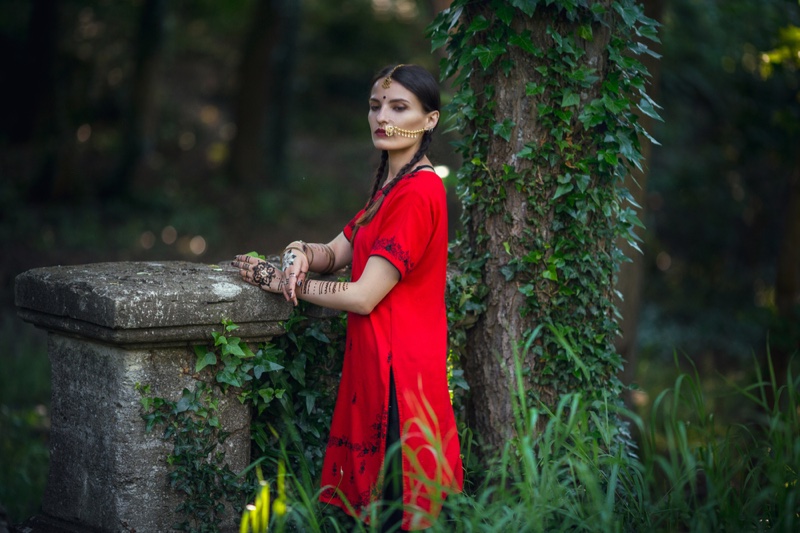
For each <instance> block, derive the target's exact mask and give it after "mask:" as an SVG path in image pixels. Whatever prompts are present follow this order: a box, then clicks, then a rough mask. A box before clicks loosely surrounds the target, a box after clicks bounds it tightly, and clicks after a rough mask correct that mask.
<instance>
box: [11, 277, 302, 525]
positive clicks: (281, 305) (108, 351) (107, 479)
mask: <svg viewBox="0 0 800 533" xmlns="http://www.w3.org/2000/svg"><path fill="white" fill-rule="evenodd" d="M16 304H17V307H18V309H19V311H18V312H19V314H20V316H21V317H22V318H24V319H25V320H27V321H29V322H32V323H33V324H34V325H36V326H38V327H42V328H44V329H47V330H48V331H49V332H50V334H49V339H48V352H49V356H50V361H51V365H52V378H51V379H52V408H51V410H52V426H51V439H50V442H51V450H50V453H51V457H50V473H49V478H48V485H47V488H46V492H45V498H44V503H43V511H44V513H46V514H47V515H49V516H51V517H54V518H56V519H58V520H59V521H60V522H61V523H66V524H72V525H75V526H76V527H78V529H80V528H85V530H97V531H132V530H135V531H168V530H170V529H171V525H172V524H173V523H175V522H176V519H177V517H176V515H175V514H174V509H175V507H176V506H177V504H178V497H177V495H176V494H175V493H174V492H173V491H172V489H171V488H170V487H169V483H168V478H167V473H168V468H167V465H166V460H165V459H166V456H167V454H168V453H169V452H170V445H169V444H168V443H165V442H164V441H162V440H161V438H160V431H154V432H153V433H149V434H148V433H145V431H144V429H145V426H144V421H143V420H142V419H141V417H140V403H139V398H140V397H139V393H138V392H137V391H136V390H135V384H136V383H142V384H149V385H150V386H151V392H152V394H153V395H155V396H160V397H164V398H167V399H170V400H177V399H178V398H180V395H181V392H182V390H183V389H184V388H189V389H191V388H193V386H194V378H193V377H192V371H193V367H194V354H193V351H192V348H191V346H192V345H194V344H200V343H205V342H208V339H209V336H210V332H211V331H212V330H217V331H219V330H220V327H221V326H220V321H221V320H222V319H223V318H230V319H231V320H233V321H234V322H236V323H237V324H239V325H240V326H241V327H240V329H239V330H237V332H236V334H237V336H239V337H242V338H243V339H244V340H247V341H253V342H255V341H263V340H268V339H269V338H271V337H272V336H273V335H276V334H280V333H282V332H283V328H282V326H281V325H280V321H282V320H285V319H286V318H288V316H289V314H290V312H291V305H290V304H289V303H287V302H285V301H284V300H283V298H281V297H280V296H276V295H269V294H266V293H264V292H263V291H261V290H260V289H258V288H256V287H252V286H249V285H246V284H244V283H242V282H241V280H240V279H239V278H238V275H237V274H236V273H235V272H234V271H230V270H228V271H226V270H223V269H221V268H219V267H213V266H207V265H198V264H193V263H182V262H165V263H106V264H95V265H82V266H73V267H53V268H40V269H35V270H31V271H28V272H25V273H23V274H20V275H19V276H18V277H17V279H16ZM220 422H221V424H222V428H223V429H224V430H225V431H228V432H230V433H231V436H230V437H229V438H228V440H227V441H226V447H227V450H226V457H227V461H228V462H229V464H230V466H231V468H232V469H233V470H234V471H238V470H241V469H242V468H244V467H245V466H246V465H247V464H248V463H249V460H250V455H249V454H250V431H249V427H250V412H249V410H248V408H247V407H245V406H242V405H241V404H240V403H239V402H238V400H237V399H236V398H235V395H234V394H233V393H231V394H230V395H229V397H226V398H223V399H222V401H221V402H220ZM235 520H236V517H231V522H230V523H228V524H227V526H228V528H231V529H233V528H234V526H235Z"/></svg>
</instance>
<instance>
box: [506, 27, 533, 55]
mask: <svg viewBox="0 0 800 533" xmlns="http://www.w3.org/2000/svg"><path fill="white" fill-rule="evenodd" d="M508 42H509V43H510V44H513V45H514V46H518V47H519V48H521V49H522V50H524V51H525V52H528V53H529V54H531V55H534V56H536V55H539V53H540V51H539V50H537V49H536V47H535V46H534V45H533V40H532V39H531V35H530V32H526V34H525V35H520V34H515V35H512V36H511V38H510V39H509V40H508Z"/></svg>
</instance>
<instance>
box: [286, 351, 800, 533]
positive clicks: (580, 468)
mask: <svg viewBox="0 0 800 533" xmlns="http://www.w3.org/2000/svg"><path fill="white" fill-rule="evenodd" d="M519 362H520V361H519V359H518V360H517V368H516V377H517V383H518V384H519V385H520V386H522V383H523V376H522V374H521V372H522V371H523V369H522V367H521V365H520V364H519ZM676 362H677V361H676ZM756 373H758V366H756ZM701 383H702V382H701V381H700V377H699V375H698V374H697V373H696V372H695V373H693V374H681V375H680V376H679V377H678V378H677V379H676V380H675V381H674V384H673V386H672V387H671V388H669V389H666V390H664V391H663V392H662V393H661V394H660V395H659V396H658V397H657V398H656V400H655V401H654V403H653V407H652V409H651V410H650V411H649V412H648V413H646V414H645V415H643V416H639V415H636V414H634V413H631V412H629V411H625V410H623V409H620V408H618V407H615V402H614V399H613V398H612V397H610V396H608V394H606V395H605V396H606V397H605V398H604V399H603V400H599V405H596V404H595V405H591V404H590V403H589V402H590V400H589V399H588V398H587V396H588V395H587V394H583V393H572V394H567V395H564V396H562V397H561V398H560V400H559V402H558V404H557V405H556V406H555V408H554V409H553V410H552V411H550V410H548V409H546V408H544V407H543V406H538V407H531V406H529V405H526V403H525V395H524V394H520V395H519V396H518V397H519V398H520V401H519V402H518V403H516V404H515V406H514V407H515V417H516V438H515V439H513V440H512V441H510V442H509V443H508V444H507V445H506V447H505V448H504V449H503V450H502V453H500V454H498V457H497V460H496V462H495V463H494V464H491V465H488V466H487V465H485V464H484V465H481V467H480V468H481V469H482V471H484V472H486V475H485V476H484V477H483V480H482V482H481V484H480V485H478V486H474V487H468V488H467V489H466V490H465V492H463V493H460V494H451V495H449V496H448V498H447V499H446V501H445V502H444V510H443V512H442V514H441V515H440V517H439V519H438V521H436V522H435V523H434V525H433V527H432V528H431V529H430V531H431V532H432V533H436V532H440V531H441V532H448V533H450V532H497V533H499V532H503V531H509V530H514V531H520V532H544V531H596V532H603V533H605V532H608V531H614V532H621V531H688V532H711V531H764V530H774V531H794V530H795V529H796V528H797V526H798V525H799V524H800V488H799V487H798V485H797V482H798V469H797V465H798V464H800V443H799V442H798V441H797V439H796V435H797V434H798V432H800V419H798V417H797V408H798V406H799V405H800V403H799V402H800V376H798V375H797V374H793V373H792V372H791V371H790V372H788V379H787V381H786V383H785V384H779V383H776V381H775V378H774V375H770V376H769V377H765V378H764V379H762V376H760V375H757V377H756V380H755V382H753V383H751V384H749V385H748V386H744V387H741V386H737V385H733V384H732V385H731V386H730V387H729V388H728V389H727V390H724V391H721V392H720V393H719V396H720V397H722V398H725V400H726V401H734V402H738V403H739V404H740V405H749V406H750V407H753V408H754V409H756V410H757V411H758V412H760V413H762V414H763V418H762V419H761V420H760V423H758V424H747V425H744V424H742V425H731V426H727V427H720V422H719V420H718V417H716V416H715V413H713V412H711V411H710V410H709V409H708V408H707V407H706V406H707V405H710V404H713V403H714V400H715V398H712V397H710V395H709V394H708V393H707V392H704V391H703V390H702V388H701ZM771 389H772V390H777V391H779V392H778V394H777V395H776V396H778V397H779V400H780V401H779V402H778V403H777V404H775V405H774V406H773V405H771V404H769V403H768V401H767V399H766V398H767V397H768V396H769V391H770V390H771ZM592 402H593V403H596V402H598V400H593V401H592ZM620 416H622V417H627V418H629V419H630V420H631V421H632V423H633V425H634V426H635V428H636V429H637V431H638V433H639V434H640V436H641V447H640V450H639V453H638V454H637V455H633V454H630V453H626V452H625V451H624V450H623V449H622V448H620V447H618V446H615V442H617V441H618V439H619V437H620V435H619V431H620V428H619V427H618V425H617V424H616V423H615V419H616V418H618V417H620ZM542 421H544V424H541V422H542ZM541 427H543V428H544V429H543V430H540V429H539V428H541ZM465 440H466V439H464V438H463V435H462V442H463V441H465ZM303 461H304V460H301V461H300V462H299V463H296V467H295V468H299V469H301V470H302V469H307V468H306V467H307V465H303ZM278 468H280V466H278ZM285 480H286V484H287V489H286V490H287V494H288V495H289V496H288V507H287V508H286V515H285V516H284V517H283V520H282V521H281V522H277V523H276V522H273V525H275V524H279V525H280V527H283V526H288V529H291V530H297V531H312V532H319V531H362V532H363V531H369V530H370V528H369V526H366V525H364V524H363V523H361V522H358V521H353V520H351V519H349V518H348V517H346V516H343V515H342V514H341V513H338V511H335V510H334V511H331V510H330V509H325V508H324V507H322V506H321V505H320V503H319V502H318V501H317V500H316V498H314V497H309V495H314V494H316V492H317V490H318V489H317V487H316V485H315V480H313V479H312V478H309V477H307V476H304V475H302V474H298V473H297V471H296V470H295V471H293V470H292V469H287V474H286V476H285ZM273 510H274V507H273Z"/></svg>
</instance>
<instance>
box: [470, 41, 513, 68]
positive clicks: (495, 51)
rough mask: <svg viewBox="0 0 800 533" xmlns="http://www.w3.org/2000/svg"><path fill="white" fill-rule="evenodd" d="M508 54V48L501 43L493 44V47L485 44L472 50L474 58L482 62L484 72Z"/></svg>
mask: <svg viewBox="0 0 800 533" xmlns="http://www.w3.org/2000/svg"><path fill="white" fill-rule="evenodd" d="M505 53H506V47H505V46H503V45H502V44H500V43H493V44H492V45H491V46H486V45H485V44H482V45H479V46H476V47H475V48H474V49H473V50H472V56H473V57H475V58H476V59H477V60H478V61H480V63H481V66H482V67H483V69H484V70H486V69H487V68H489V66H490V65H491V64H492V63H494V60H495V59H497V58H498V57H499V56H500V55H502V54H505Z"/></svg>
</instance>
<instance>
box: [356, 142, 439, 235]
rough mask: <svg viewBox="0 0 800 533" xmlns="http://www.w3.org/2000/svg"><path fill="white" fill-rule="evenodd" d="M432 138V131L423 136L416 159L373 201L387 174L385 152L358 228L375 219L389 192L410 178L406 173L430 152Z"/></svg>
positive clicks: (404, 167)
mask: <svg viewBox="0 0 800 533" xmlns="http://www.w3.org/2000/svg"><path fill="white" fill-rule="evenodd" d="M432 138H433V132H432V131H426V132H425V133H424V134H423V135H422V141H421V142H420V144H419V148H418V149H417V153H415V154H414V157H412V158H411V161H409V162H408V163H406V164H405V165H404V166H403V168H401V169H400V171H399V172H398V173H397V177H395V179H393V180H392V181H391V183H389V184H388V185H387V186H386V188H385V189H384V190H383V194H381V196H380V198H378V199H377V200H375V201H373V197H374V196H375V193H376V192H378V185H379V183H380V178H381V177H382V176H383V174H384V172H385V166H386V162H387V160H388V153H387V152H386V151H384V152H383V153H384V154H385V158H384V156H382V157H381V166H380V167H379V168H378V172H376V175H375V177H376V181H375V185H374V186H373V188H372V196H370V201H369V203H368V204H367V208H366V210H365V211H364V214H363V215H361V216H360V217H359V219H358V220H357V221H356V226H364V225H365V224H368V223H369V221H370V220H372V219H373V218H374V217H375V214H376V213H377V212H378V209H380V207H381V205H382V204H383V199H384V198H386V196H387V195H388V194H389V192H390V191H391V190H392V189H394V187H395V185H397V184H398V183H400V180H403V179H406V178H407V177H408V176H406V173H407V172H408V171H409V170H411V169H413V168H414V165H416V164H417V163H419V161H420V160H421V159H422V158H423V157H424V156H425V153H426V152H427V151H428V147H429V146H430V145H431V139H432Z"/></svg>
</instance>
